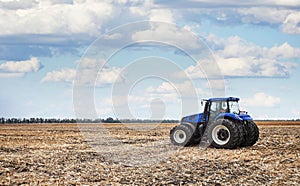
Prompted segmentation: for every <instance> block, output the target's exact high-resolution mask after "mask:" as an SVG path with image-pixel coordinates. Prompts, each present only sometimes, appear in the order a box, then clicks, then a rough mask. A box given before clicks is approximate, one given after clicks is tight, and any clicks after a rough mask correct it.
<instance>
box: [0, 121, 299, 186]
mask: <svg viewBox="0 0 300 186" xmlns="http://www.w3.org/2000/svg"><path fill="white" fill-rule="evenodd" d="M262 124H263V123H259V129H260V137H259V140H258V142H257V143H256V144H255V145H254V146H252V147H247V148H240V149H234V150H226V149H213V148H208V149H205V150H201V149H199V147H198V146H194V147H186V148H178V147H174V146H173V145H172V144H170V142H169V140H168V139H169V130H170V128H172V127H173V126H174V124H173V125H160V126H156V127H155V128H151V129H149V128H148V129H147V130H140V129H139V128H138V127H136V126H137V125H135V127H133V128H128V126H125V125H106V126H105V130H106V133H105V134H106V135H104V134H103V133H98V130H94V129H95V128H94V127H91V128H90V129H89V130H85V129H83V128H80V129H79V128H78V126H77V125H72V124H39V125H33V124H27V125H0V185H23V184H24V185H122V184H124V185H166V184H169V185H172V184H173V185H300V125H284V123H282V124H280V125H279V124H276V125H262ZM86 126H88V125H86ZM91 126H92V125H91ZM141 126H143V125H142V124H141ZM93 132H94V134H93V135H94V136H97V138H93V139H91V138H90V136H86V133H93ZM102 134H103V135H102ZM98 138H99V139H101V140H100V141H99V143H98V144H97V143H96V142H97V141H95V139H98ZM112 139H114V140H115V139H116V140H118V141H117V142H115V141H112ZM106 140H107V141H108V142H107V143H105V142H106ZM105 144H106V145H105ZM130 161H134V162H133V163H130Z"/></svg>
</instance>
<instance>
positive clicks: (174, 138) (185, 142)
mask: <svg viewBox="0 0 300 186" xmlns="http://www.w3.org/2000/svg"><path fill="white" fill-rule="evenodd" d="M193 133H194V131H193V130H192V128H191V127H189V126H188V125H184V124H183V125H182V124H181V125H178V126H176V127H174V128H172V129H171V131H170V139H171V142H172V143H173V144H174V145H179V146H189V145H190V144H191V142H192V137H193Z"/></svg>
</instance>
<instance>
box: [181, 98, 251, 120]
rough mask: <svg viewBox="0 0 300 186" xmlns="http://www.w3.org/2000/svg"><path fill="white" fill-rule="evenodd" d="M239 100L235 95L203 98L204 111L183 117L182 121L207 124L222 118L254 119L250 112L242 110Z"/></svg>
mask: <svg viewBox="0 0 300 186" xmlns="http://www.w3.org/2000/svg"><path fill="white" fill-rule="evenodd" d="M239 100H240V99H239V98H235V97H227V98H210V99H203V100H202V101H201V104H203V102H205V106H204V111H203V113H199V114H194V115H190V116H186V117H183V118H182V120H181V121H183V122H189V123H195V124H207V123H211V122H214V121H216V120H218V119H221V118H228V119H231V120H240V121H243V120H252V118H251V117H250V116H249V115H248V114H246V113H243V112H241V111H240V108H239V103H238V102H239Z"/></svg>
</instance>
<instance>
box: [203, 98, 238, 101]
mask: <svg viewBox="0 0 300 186" xmlns="http://www.w3.org/2000/svg"><path fill="white" fill-rule="evenodd" d="M239 100H240V98H235V97H226V98H209V99H208V100H207V101H239Z"/></svg>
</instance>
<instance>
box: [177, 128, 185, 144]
mask: <svg viewBox="0 0 300 186" xmlns="http://www.w3.org/2000/svg"><path fill="white" fill-rule="evenodd" d="M174 140H175V141H176V142H177V143H183V142H185V140H186V134H185V132H184V131H183V130H176V131H175V132H174Z"/></svg>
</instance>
